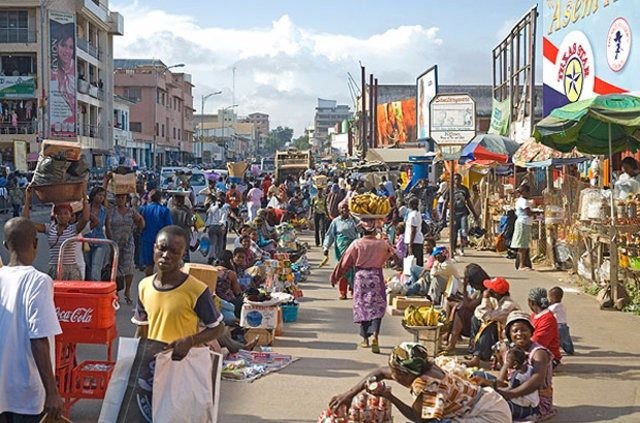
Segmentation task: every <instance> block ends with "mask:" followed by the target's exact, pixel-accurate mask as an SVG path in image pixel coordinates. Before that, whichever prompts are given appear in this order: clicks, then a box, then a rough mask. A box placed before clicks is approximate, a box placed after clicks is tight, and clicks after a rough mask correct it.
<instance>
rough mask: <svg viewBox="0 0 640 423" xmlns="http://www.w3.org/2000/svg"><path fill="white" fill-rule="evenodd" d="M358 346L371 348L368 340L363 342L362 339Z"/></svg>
mask: <svg viewBox="0 0 640 423" xmlns="http://www.w3.org/2000/svg"><path fill="white" fill-rule="evenodd" d="M358 346H359V347H360V348H371V345H370V344H369V343H368V342H364V341H362V342H360V343H359V344H358Z"/></svg>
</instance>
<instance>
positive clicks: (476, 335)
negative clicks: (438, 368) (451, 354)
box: [465, 278, 519, 367]
mask: <svg viewBox="0 0 640 423" xmlns="http://www.w3.org/2000/svg"><path fill="white" fill-rule="evenodd" d="M482 284H483V285H484V287H485V288H486V290H485V291H484V292H483V293H482V300H481V301H480V305H478V306H477V307H476V309H475V311H474V313H473V317H472V319H471V338H472V343H473V346H472V350H473V355H472V357H470V358H469V361H468V362H467V363H465V364H466V365H467V367H478V366H479V365H480V361H489V360H490V359H491V355H492V349H491V348H492V347H493V345H494V344H495V343H496V342H498V340H500V339H502V328H504V325H505V323H506V321H507V316H508V315H509V313H511V312H512V311H513V310H518V309H519V307H518V305H517V304H516V303H515V302H514V301H513V300H512V299H511V295H510V294H509V288H510V287H509V282H507V280H506V279H504V278H493V279H491V280H485V281H484V282H483V283H482Z"/></svg>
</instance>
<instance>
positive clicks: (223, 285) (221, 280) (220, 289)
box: [216, 269, 236, 301]
mask: <svg viewBox="0 0 640 423" xmlns="http://www.w3.org/2000/svg"><path fill="white" fill-rule="evenodd" d="M232 272H233V271H232V270H229V269H224V270H220V271H218V279H217V280H216V295H217V296H218V297H220V298H222V299H223V300H226V301H235V299H236V295H235V294H234V293H233V289H232V288H231V273H232Z"/></svg>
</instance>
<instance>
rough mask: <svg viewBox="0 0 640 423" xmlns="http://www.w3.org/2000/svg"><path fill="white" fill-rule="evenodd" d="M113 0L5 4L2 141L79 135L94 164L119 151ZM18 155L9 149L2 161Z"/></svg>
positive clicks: (0, 22) (1, 10) (119, 23)
mask: <svg viewBox="0 0 640 423" xmlns="http://www.w3.org/2000/svg"><path fill="white" fill-rule="evenodd" d="M123 34H124V19H123V18H122V16H121V15H120V14H119V13H117V12H112V11H110V10H109V3H108V0H49V1H46V2H42V1H40V0H5V1H2V2H0V105H1V111H0V145H2V147H3V152H5V150H4V149H5V148H12V147H13V143H14V141H23V142H26V143H27V144H28V147H29V148H28V150H30V151H32V152H36V151H38V149H39V146H38V144H37V141H38V140H40V139H43V138H51V139H64V140H67V141H78V142H79V144H80V145H81V147H82V149H83V151H84V153H85V157H86V158H87V159H89V161H90V162H91V165H92V167H96V166H99V165H100V164H103V163H106V162H105V160H104V159H105V158H104V157H101V156H104V155H108V154H109V153H110V152H111V150H112V139H113V137H112V125H111V124H110V122H111V119H112V116H113V100H112V99H113V36H114V35H123ZM8 157H10V158H11V160H13V156H12V155H9V154H3V160H6V159H7V158H8Z"/></svg>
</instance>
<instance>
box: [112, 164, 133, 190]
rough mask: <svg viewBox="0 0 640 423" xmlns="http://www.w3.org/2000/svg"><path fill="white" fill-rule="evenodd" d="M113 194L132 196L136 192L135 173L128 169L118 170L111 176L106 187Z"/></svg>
mask: <svg viewBox="0 0 640 423" xmlns="http://www.w3.org/2000/svg"><path fill="white" fill-rule="evenodd" d="M108 190H109V192H111V193H113V194H116V195H118V194H133V193H135V192H136V172H135V171H133V170H131V169H129V168H118V170H116V171H115V172H114V173H113V174H112V175H111V180H110V181H109V185H108Z"/></svg>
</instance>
